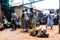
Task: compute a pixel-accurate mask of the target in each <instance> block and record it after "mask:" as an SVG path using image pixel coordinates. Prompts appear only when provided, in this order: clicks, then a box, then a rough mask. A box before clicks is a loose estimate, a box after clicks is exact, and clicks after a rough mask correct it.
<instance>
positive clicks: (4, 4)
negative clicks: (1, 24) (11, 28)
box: [1, 0, 13, 21]
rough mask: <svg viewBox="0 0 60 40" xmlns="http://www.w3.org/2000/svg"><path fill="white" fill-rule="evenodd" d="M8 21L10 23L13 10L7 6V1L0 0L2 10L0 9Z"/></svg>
mask: <svg viewBox="0 0 60 40" xmlns="http://www.w3.org/2000/svg"><path fill="white" fill-rule="evenodd" d="M1 9H2V10H3V12H4V14H5V16H6V18H7V19H8V21H11V12H12V11H11V10H13V9H12V8H11V7H10V5H9V0H2V8H1Z"/></svg>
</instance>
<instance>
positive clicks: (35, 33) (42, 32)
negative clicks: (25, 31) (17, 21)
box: [30, 27, 49, 38]
mask: <svg viewBox="0 0 60 40" xmlns="http://www.w3.org/2000/svg"><path fill="white" fill-rule="evenodd" d="M46 32H47V30H46V28H45V27H43V28H39V27H38V28H35V29H33V30H32V31H31V33H30V35H32V36H37V37H43V38H44V37H47V38H48V37H49V34H47V33H46Z"/></svg>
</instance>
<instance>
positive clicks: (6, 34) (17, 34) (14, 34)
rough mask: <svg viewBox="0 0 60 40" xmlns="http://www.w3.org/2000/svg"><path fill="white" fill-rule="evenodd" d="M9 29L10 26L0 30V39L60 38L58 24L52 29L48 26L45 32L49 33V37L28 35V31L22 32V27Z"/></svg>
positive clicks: (33, 39) (36, 39) (57, 39)
mask: <svg viewBox="0 0 60 40" xmlns="http://www.w3.org/2000/svg"><path fill="white" fill-rule="evenodd" d="M41 26H46V25H41ZM10 30H11V28H9V29H5V30H3V31H0V40H60V34H58V25H55V26H54V27H53V30H50V28H49V27H48V29H47V33H49V38H38V37H33V36H30V35H29V33H24V32H22V31H23V30H22V29H17V30H16V31H10Z"/></svg>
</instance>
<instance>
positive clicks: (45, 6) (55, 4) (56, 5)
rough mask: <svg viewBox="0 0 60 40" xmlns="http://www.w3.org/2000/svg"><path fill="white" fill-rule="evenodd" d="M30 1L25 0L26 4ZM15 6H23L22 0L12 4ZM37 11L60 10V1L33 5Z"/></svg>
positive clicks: (52, 0) (46, 1)
mask: <svg viewBox="0 0 60 40" xmlns="http://www.w3.org/2000/svg"><path fill="white" fill-rule="evenodd" d="M28 2H29V1H28V0H24V3H28ZM12 4H14V5H17V6H18V5H21V4H22V0H14V2H13V3H12ZM32 5H33V7H34V8H36V9H59V0H44V1H40V2H37V3H34V4H32Z"/></svg>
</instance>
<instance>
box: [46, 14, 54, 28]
mask: <svg viewBox="0 0 60 40" xmlns="http://www.w3.org/2000/svg"><path fill="white" fill-rule="evenodd" d="M53 20H54V16H53V15H51V14H49V15H48V18H47V26H50V27H51V29H52V27H53V24H54V22H53ZM47 26H46V28H47Z"/></svg>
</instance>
